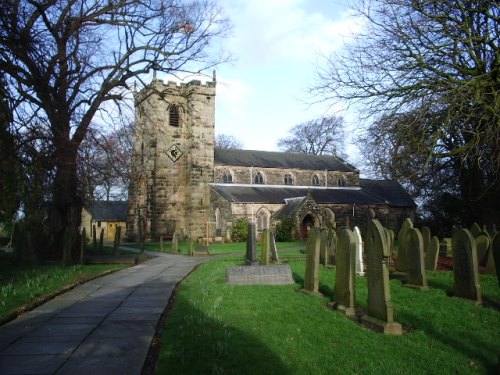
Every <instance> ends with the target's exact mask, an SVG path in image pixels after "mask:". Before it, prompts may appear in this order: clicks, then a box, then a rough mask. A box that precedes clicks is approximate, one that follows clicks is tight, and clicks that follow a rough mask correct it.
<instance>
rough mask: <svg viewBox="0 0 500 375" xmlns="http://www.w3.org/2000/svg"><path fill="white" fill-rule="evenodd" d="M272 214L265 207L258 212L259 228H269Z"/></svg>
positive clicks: (260, 229)
mask: <svg viewBox="0 0 500 375" xmlns="http://www.w3.org/2000/svg"><path fill="white" fill-rule="evenodd" d="M270 216H271V214H270V213H269V211H268V210H266V209H265V208H262V209H260V210H259V212H257V230H259V231H263V230H264V229H269V218H270Z"/></svg>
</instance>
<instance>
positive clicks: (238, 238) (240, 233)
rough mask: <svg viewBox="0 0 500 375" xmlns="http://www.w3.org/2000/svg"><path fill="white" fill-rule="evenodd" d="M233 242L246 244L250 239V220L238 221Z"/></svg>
mask: <svg viewBox="0 0 500 375" xmlns="http://www.w3.org/2000/svg"><path fill="white" fill-rule="evenodd" d="M231 237H232V240H233V241H234V242H244V241H246V240H247V237H248V219H247V218H242V219H238V220H236V221H235V222H234V224H233V233H232V236H231Z"/></svg>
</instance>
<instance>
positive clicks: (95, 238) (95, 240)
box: [92, 225, 97, 254]
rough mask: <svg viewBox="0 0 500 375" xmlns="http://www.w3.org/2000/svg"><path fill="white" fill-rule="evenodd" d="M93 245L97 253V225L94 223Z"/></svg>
mask: <svg viewBox="0 0 500 375" xmlns="http://www.w3.org/2000/svg"><path fill="white" fill-rule="evenodd" d="M92 245H93V249H94V254H95V253H97V232H96V227H95V225H92Z"/></svg>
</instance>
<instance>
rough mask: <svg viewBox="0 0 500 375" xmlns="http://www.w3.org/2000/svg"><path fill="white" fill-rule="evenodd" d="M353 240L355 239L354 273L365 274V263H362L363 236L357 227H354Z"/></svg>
mask: <svg viewBox="0 0 500 375" xmlns="http://www.w3.org/2000/svg"><path fill="white" fill-rule="evenodd" d="M354 240H355V247H356V249H355V251H356V252H355V263H354V264H355V267H356V275H358V276H365V265H364V263H363V238H362V237H361V231H360V230H359V228H358V227H354Z"/></svg>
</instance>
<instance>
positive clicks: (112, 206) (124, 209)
mask: <svg viewBox="0 0 500 375" xmlns="http://www.w3.org/2000/svg"><path fill="white" fill-rule="evenodd" d="M85 209H86V210H87V211H88V212H90V214H91V215H92V219H93V220H97V221H127V213H128V202H122V201H96V202H94V203H91V204H88V205H86V206H85Z"/></svg>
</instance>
